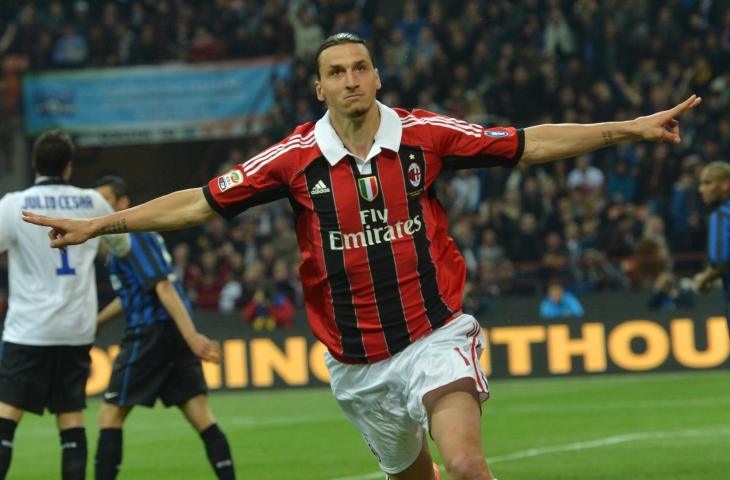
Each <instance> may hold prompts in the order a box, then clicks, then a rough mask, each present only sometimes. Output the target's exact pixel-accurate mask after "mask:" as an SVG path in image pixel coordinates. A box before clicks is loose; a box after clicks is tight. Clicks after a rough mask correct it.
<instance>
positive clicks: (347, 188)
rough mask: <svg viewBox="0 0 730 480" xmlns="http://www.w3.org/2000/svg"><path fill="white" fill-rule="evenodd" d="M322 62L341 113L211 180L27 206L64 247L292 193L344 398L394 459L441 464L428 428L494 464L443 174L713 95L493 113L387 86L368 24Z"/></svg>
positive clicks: (385, 460)
mask: <svg viewBox="0 0 730 480" xmlns="http://www.w3.org/2000/svg"><path fill="white" fill-rule="evenodd" d="M316 62H317V74H318V80H317V81H316V82H315V85H314V87H315V91H316V94H317V97H318V98H319V100H321V101H322V102H324V103H325V104H326V106H327V108H328V111H327V113H326V114H325V115H324V116H323V117H322V118H321V119H320V120H319V121H318V122H316V124H312V123H306V124H304V125H300V126H299V127H297V128H296V129H295V130H294V132H293V133H292V134H291V135H289V136H288V137H287V138H286V139H284V140H283V141H281V142H279V143H278V144H276V145H274V146H272V147H271V148H269V149H267V150H264V151H263V152H261V153H260V154H259V155H256V156H254V157H253V158H251V159H250V160H248V161H246V162H244V163H242V164H241V165H238V166H237V167H236V168H234V169H233V170H232V171H230V172H228V173H227V174H225V175H222V176H220V177H218V178H215V179H213V180H211V181H210V182H209V184H208V185H206V186H205V187H203V188H202V189H199V188H195V189H189V190H183V191H179V192H175V193H172V194H169V195H166V196H163V197H161V198H158V199H155V200H152V201H150V202H147V203H145V204H143V205H140V206H138V207H135V208H132V209H130V210H126V211H122V212H117V213H115V214H113V215H107V216H104V217H99V218H95V219H91V220H74V219H52V218H48V217H45V216H42V215H37V214H34V213H30V212H25V213H24V218H25V220H26V221H28V222H32V223H36V224H39V225H47V226H50V227H52V230H51V232H50V233H49V235H50V236H51V237H53V238H52V241H51V245H52V246H53V247H61V246H64V245H69V244H75V243H79V242H84V241H86V240H87V239H89V238H93V237H94V236H96V235H100V234H103V233H109V232H127V231H147V230H166V229H174V228H184V227H188V226H191V225H196V224H199V223H202V222H205V221H206V220H208V219H209V218H211V217H212V216H213V215H214V214H215V213H216V212H217V213H219V214H221V215H224V216H226V217H232V216H234V215H236V214H238V213H240V212H242V211H243V210H245V209H247V208H250V207H252V206H255V205H258V204H261V203H265V202H269V201H271V200H274V199H278V198H289V200H290V202H291V204H292V205H293V207H294V212H295V215H296V231H297V237H298V243H299V247H300V250H301V257H302V264H301V266H300V274H301V280H302V284H303V288H304V295H305V306H306V310H307V316H308V319H309V323H310V326H311V328H312V330H313V331H314V334H315V335H316V336H317V338H319V339H320V340H321V341H322V342H323V343H324V344H325V345H326V347H327V350H328V353H327V355H326V356H327V358H326V363H327V366H328V368H329V371H330V375H331V386H332V391H333V393H334V395H335V398H336V399H337V401H338V403H339V404H340V406H341V408H342V410H343V411H344V412H345V414H346V415H347V417H348V418H349V419H350V420H351V421H352V423H353V424H354V425H355V426H356V427H357V428H358V429H359V430H360V432H361V433H362V435H363V437H364V438H365V441H366V442H367V443H368V445H369V446H370V448H371V450H372V451H373V453H374V454H375V456H376V457H377V459H378V462H379V464H380V468H381V469H382V470H383V471H384V472H385V473H386V474H388V475H389V477H390V478H391V479H397V480H415V479H417V480H428V479H433V478H434V474H435V473H434V470H433V468H432V460H431V456H430V453H429V451H428V447H427V443H426V439H425V436H424V431H428V432H429V433H430V435H431V437H432V438H433V440H434V442H435V443H436V446H437V447H438V449H439V451H440V453H441V456H442V458H443V459H444V463H445V465H446V470H447V472H448V474H449V478H450V479H454V480H463V479H469V480H489V479H492V478H493V477H492V474H491V473H490V471H489V468H488V466H487V462H486V459H485V457H484V453H483V450H482V443H481V442H482V440H481V421H480V415H481V402H483V401H484V400H486V399H487V397H488V394H489V391H488V385H487V379H486V376H485V374H484V372H483V371H482V369H481V366H480V364H479V361H478V357H479V353H480V351H481V349H482V345H483V341H484V340H483V338H482V334H481V331H480V327H479V323H477V321H476V320H475V319H474V318H473V317H471V316H470V315H465V314H463V313H462V312H461V300H462V293H463V288H464V283H465V278H466V268H465V265H464V260H463V258H462V256H461V255H460V253H459V252H458V250H457V248H456V246H455V244H454V242H453V240H452V239H451V238H450V237H449V236H448V224H447V218H446V214H445V212H444V210H443V209H442V208H441V205H440V204H439V202H438V200H437V199H436V197H435V189H434V182H435V181H436V179H437V178H438V177H439V174H440V173H441V172H442V171H444V170H451V169H462V168H479V167H491V166H507V167H509V166H514V165H516V164H517V163H518V162H521V163H524V164H535V163H542V162H549V161H553V160H558V159H561V158H566V157H572V156H575V155H579V154H581V153H585V152H588V151H591V150H594V149H597V148H600V147H605V146H609V145H613V144H615V143H618V142H623V141H629V140H650V141H668V142H672V143H679V142H680V131H679V125H678V123H677V120H676V117H678V116H679V115H681V114H682V113H684V112H685V111H687V110H689V109H691V108H694V107H695V106H697V105H698V104H699V103H700V99H699V98H697V97H695V96H692V97H690V98H689V99H687V100H686V101H685V102H683V103H681V104H680V105H677V106H676V107H674V108H673V109H671V110H667V111H663V112H658V113H655V114H653V115H650V116H646V117H640V118H636V119H634V120H631V121H624V122H613V123H600V124H591V125H575V124H564V125H540V126H536V127H531V128H527V129H524V130H521V129H516V128H492V129H485V128H483V127H481V126H478V125H473V124H470V123H467V122H464V121H461V120H456V119H453V118H448V117H444V116H440V115H436V114H434V113H430V112H427V111H423V110H414V111H406V110H401V109H392V108H390V107H388V106H386V105H383V104H381V103H379V102H377V101H376V99H375V97H376V92H377V91H378V89H380V86H381V84H380V77H379V75H378V71H377V69H376V68H375V66H374V60H373V55H372V52H371V51H370V49H369V47H368V46H367V45H366V44H365V42H364V41H363V40H361V39H360V38H359V37H357V36H355V35H352V34H347V33H341V34H337V35H334V36H332V37H330V38H328V39H327V40H326V41H325V42H324V43H323V44H322V45H321V46H320V48H319V51H318V53H317V56H316ZM56 237H58V238H56Z"/></svg>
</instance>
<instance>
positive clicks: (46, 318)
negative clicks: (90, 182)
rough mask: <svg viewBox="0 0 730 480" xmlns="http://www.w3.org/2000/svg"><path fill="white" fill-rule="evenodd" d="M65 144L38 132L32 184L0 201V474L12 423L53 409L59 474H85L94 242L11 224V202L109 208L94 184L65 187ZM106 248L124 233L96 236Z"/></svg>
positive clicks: (73, 213) (71, 210) (76, 214)
mask: <svg viewBox="0 0 730 480" xmlns="http://www.w3.org/2000/svg"><path fill="white" fill-rule="evenodd" d="M73 150H74V146H73V143H72V141H71V139H70V138H69V137H68V136H67V135H66V134H65V133H63V132H61V131H57V130H56V131H51V132H47V133H44V134H42V135H41V136H39V137H38V139H37V140H36V141H35V143H34V145H33V151H32V154H31V159H32V163H33V167H34V169H35V172H36V175H35V183H34V184H33V186H31V187H29V188H27V189H25V190H23V191H19V192H12V193H8V194H7V195H5V196H4V197H3V198H2V199H1V200H0V252H2V251H5V250H7V251H8V261H9V265H10V268H9V272H8V273H9V277H10V278H9V280H10V299H9V300H10V301H9V304H10V308H9V309H8V313H7V317H6V318H5V327H4V329H3V337H2V340H3V341H2V344H0V479H2V478H5V476H6V475H7V472H8V468H9V467H10V460H11V456H12V453H13V437H14V435H15V428H16V427H17V424H18V422H20V419H21V417H22V415H23V412H25V411H29V412H31V413H35V414H38V415H41V414H43V411H44V409H46V408H47V409H48V410H49V411H50V412H51V413H53V414H55V415H56V424H57V426H58V430H59V432H60V435H61V449H62V451H63V454H62V466H61V470H62V474H61V478H63V479H82V478H84V475H85V471H86V456H87V447H86V430H85V428H84V417H83V414H82V410H83V409H84V408H85V407H86V390H85V389H86V379H87V378H88V376H89V369H90V363H91V360H90V357H89V349H90V348H91V344H92V343H93V341H94V333H95V331H96V311H97V299H96V276H95V273H94V258H95V257H96V254H97V249H98V246H99V239H95V240H93V241H91V242H87V243H85V244H83V245H79V246H73V247H68V248H65V249H63V250H55V251H49V250H48V249H47V248H44V247H45V245H44V244H45V243H46V236H45V232H44V231H43V229H40V228H34V227H33V226H32V225H28V224H27V223H23V222H20V221H18V213H17V212H18V209H19V208H29V209H32V210H34V211H38V212H44V213H47V214H49V215H64V216H67V217H71V218H84V217H94V216H98V215H104V214H107V213H111V212H112V211H113V210H112V209H111V207H110V206H109V204H108V203H106V201H105V200H104V198H103V197H102V196H101V195H99V193H98V192H96V191H95V190H90V189H81V188H77V187H74V186H72V185H69V183H68V180H69V178H71V170H72V157H73ZM102 239H103V240H104V241H105V243H107V244H108V246H109V249H110V250H111V252H112V253H113V254H115V255H124V254H126V253H127V252H128V251H129V235H126V234H125V235H116V236H111V237H102Z"/></svg>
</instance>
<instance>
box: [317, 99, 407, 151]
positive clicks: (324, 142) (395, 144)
mask: <svg viewBox="0 0 730 480" xmlns="http://www.w3.org/2000/svg"><path fill="white" fill-rule="evenodd" d="M375 103H376V104H377V105H378V110H380V126H379V127H378V131H377V132H376V133H375V141H374V142H373V146H372V148H371V149H370V153H368V157H367V158H366V159H365V161H366V162H367V161H368V160H370V159H371V158H373V157H374V156H376V155H377V154H379V153H380V151H381V149H382V148H387V149H388V150H391V151H393V152H397V151H398V149H399V148H400V140H401V136H402V134H403V124H402V123H401V120H400V117H399V116H398V114H397V113H395V110H393V109H392V108H390V107H387V106H385V105H383V104H382V103H380V102H378V101H377V100H376V101H375ZM314 138H315V140H316V141H317V145H319V149H320V150H321V151H322V154H323V155H324V157H325V158H326V159H327V161H328V162H329V163H330V165H335V164H337V162H339V161H340V160H342V159H343V158H344V157H345V156H346V155H352V152H350V151H348V150H347V148H345V145H344V144H343V143H342V140H340V137H338V136H337V132H336V131H335V129H334V127H333V126H332V122H331V121H330V111H329V110H327V112H326V113H325V114H324V116H323V117H322V118H320V119H319V120H318V121H317V123H316V124H315V125H314ZM353 156H354V155H353Z"/></svg>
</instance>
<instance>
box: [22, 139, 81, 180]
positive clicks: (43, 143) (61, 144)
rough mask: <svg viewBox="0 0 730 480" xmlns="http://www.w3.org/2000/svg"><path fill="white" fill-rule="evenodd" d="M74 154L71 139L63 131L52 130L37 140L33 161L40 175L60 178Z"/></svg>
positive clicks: (34, 144)
mask: <svg viewBox="0 0 730 480" xmlns="http://www.w3.org/2000/svg"><path fill="white" fill-rule="evenodd" d="M73 154H74V144H73V141H71V137H69V136H68V134H66V133H65V132H63V131H61V130H50V131H48V132H45V133H42V134H41V135H40V136H39V137H38V138H36V140H35V142H34V143H33V152H32V153H31V159H32V161H33V166H34V168H35V170H36V172H37V173H38V174H40V175H47V176H49V177H60V176H61V175H62V174H63V170H64V169H65V168H66V165H68V164H69V162H71V159H72V158H73Z"/></svg>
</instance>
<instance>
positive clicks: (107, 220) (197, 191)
mask: <svg viewBox="0 0 730 480" xmlns="http://www.w3.org/2000/svg"><path fill="white" fill-rule="evenodd" d="M22 214H23V220H25V221H26V222H28V223H33V224H36V225H44V226H48V227H51V231H50V232H49V234H48V236H49V238H50V239H51V246H52V247H54V248H63V247H65V246H66V245H76V244H78V243H84V242H85V241H86V240H88V239H90V238H94V237H97V236H99V235H106V234H112V233H125V232H147V231H160V230H177V229H181V228H186V227H191V226H193V225H199V224H201V223H203V222H205V221H206V220H208V219H210V218H211V217H213V216H214V215H215V214H216V213H215V210H213V209H212V208H211V207H210V205H209V204H208V201H207V200H206V199H205V195H204V194H203V189H202V188H191V189H188V190H180V191H177V192H173V193H170V194H168V195H165V196H162V197H158V198H155V199H154V200H150V201H149V202H147V203H143V204H141V205H138V206H136V207H132V208H130V209H127V210H121V211H119V212H114V213H111V214H109V215H104V216H103V217H95V218H88V219H67V218H52V217H46V216H44V215H37V214H35V213H32V212H28V211H25V210H24V211H23V212H22Z"/></svg>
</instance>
